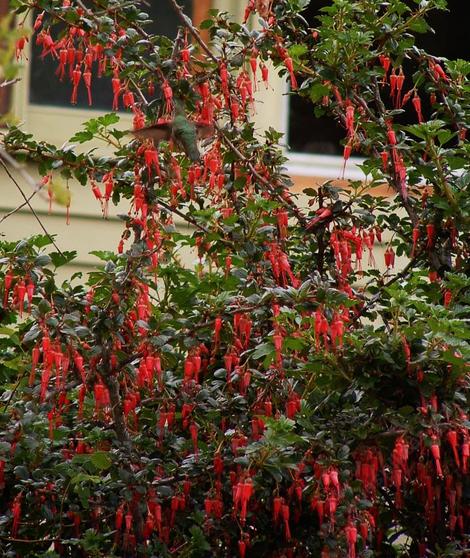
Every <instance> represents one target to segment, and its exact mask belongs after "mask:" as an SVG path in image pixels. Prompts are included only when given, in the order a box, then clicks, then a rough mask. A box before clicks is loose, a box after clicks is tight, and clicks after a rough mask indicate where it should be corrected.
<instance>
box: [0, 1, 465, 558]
mask: <svg viewBox="0 0 470 558" xmlns="http://www.w3.org/2000/svg"><path fill="white" fill-rule="evenodd" d="M12 4H13V5H14V6H15V8H16V11H17V14H18V15H17V18H18V21H19V24H20V25H21V22H22V20H23V18H24V17H25V16H26V15H27V14H29V13H31V11H32V10H33V9H35V10H36V16H35V17H36V19H35V22H34V37H33V38H31V39H30V40H31V41H35V42H36V43H37V44H39V45H40V46H41V47H42V55H43V57H44V58H47V57H50V58H52V59H53V60H55V62H56V64H57V76H51V79H58V80H65V81H69V82H70V91H71V98H70V100H71V102H72V103H74V102H76V100H77V95H78V94H79V93H80V92H84V93H85V94H86V96H87V99H88V101H89V103H90V104H92V103H93V88H94V84H95V82H96V79H97V78H98V77H99V76H108V77H109V78H110V88H111V89H112V96H113V100H112V106H111V107H110V108H111V109H112V110H113V111H118V110H127V111H131V112H132V113H133V118H134V125H133V128H134V129H133V135H130V134H126V133H125V132H123V131H121V130H119V129H118V128H115V125H116V124H118V122H119V117H118V116H117V115H116V114H115V113H110V114H105V115H102V116H99V117H97V118H94V119H92V120H89V121H88V122H87V123H85V124H84V127H83V129H82V130H80V131H77V132H76V134H75V135H74V137H73V138H71V140H70V141H71V143H72V144H77V143H78V144H83V146H84V147H85V148H86V144H87V142H89V141H91V140H93V139H96V138H99V139H101V140H104V141H105V142H106V143H107V144H108V145H109V146H110V147H112V149H113V151H114V154H113V156H102V155H100V152H99V151H96V150H94V149H90V150H89V151H86V150H85V151H84V149H80V150H79V151H75V149H74V148H73V146H71V145H66V146H62V147H60V148H59V147H56V146H54V145H50V144H48V143H45V142H43V141H40V140H37V139H35V138H33V137H32V136H31V135H29V134H27V133H25V132H24V131H23V130H22V129H20V128H14V127H13V128H11V129H10V130H9V132H8V134H7V135H6V136H5V137H4V149H5V150H6V151H7V152H8V153H9V154H10V157H12V156H13V157H15V158H16V159H17V160H28V161H33V162H35V163H37V164H38V168H39V170H40V172H41V174H42V175H43V177H44V179H43V188H45V189H47V190H48V192H49V196H50V199H51V201H52V202H53V198H54V189H53V187H52V186H51V184H52V181H53V173H60V174H61V175H62V176H63V177H64V178H66V179H69V178H72V177H74V178H75V179H77V180H78V182H80V183H81V184H82V185H83V187H85V188H89V189H90V190H91V192H90V196H91V199H95V201H96V203H97V210H99V209H101V210H102V211H103V213H104V214H105V215H106V214H107V208H108V205H109V204H110V203H117V202H118V201H120V200H122V199H125V200H129V205H128V207H129V210H128V213H127V214H125V215H122V216H121V218H122V221H123V233H122V237H121V239H120V240H119V239H116V245H117V248H116V252H98V253H95V255H96V256H98V258H100V259H101V260H103V264H102V266H101V267H99V268H97V269H96V270H95V271H93V272H91V273H90V274H89V276H88V279H87V282H86V284H81V283H80V282H79V281H78V279H77V278H71V279H70V280H69V281H65V282H63V283H59V282H58V281H57V280H56V277H55V271H56V269H57V268H58V267H60V266H62V265H64V264H67V263H68V262H70V261H71V260H72V259H73V257H74V254H73V253H71V252H62V251H60V249H59V248H58V247H57V246H56V245H55V244H54V245H52V242H53V239H51V238H50V237H49V236H48V235H44V236H36V237H34V238H29V239H24V240H22V241H20V242H18V243H15V242H13V243H12V242H6V241H2V242H1V245H0V247H1V260H0V266H1V267H0V284H1V289H2V297H1V299H2V300H1V305H2V306H1V319H2V328H1V329H0V333H1V337H0V343H1V347H2V365H1V372H0V373H1V378H2V387H1V401H0V405H1V407H2V408H1V413H0V491H1V496H2V498H1V503H0V544H1V547H2V550H3V555H5V556H12V557H13V556H21V557H26V556H31V557H32V556H35V557H38V556H42V557H46V556H48V557H53V556H66V557H67V556H68V557H76V556H90V557H95V556H96V557H97V556H103V557H105V556H106V557H110V556H126V557H131V556H162V557H164V556H180V557H185V556H220V557H227V556H240V557H241V558H243V557H244V556H247V557H249V556H253V557H255V556H256V557H262V556H265V557H275V556H278V557H281V556H287V557H307V556H321V557H322V558H327V557H331V558H333V557H338V558H339V557H345V556H348V557H349V558H354V557H355V556H363V557H372V556H381V557H391V556H410V557H420V558H424V557H425V556H442V557H443V556H447V557H450V556H466V555H468V550H466V549H468V539H466V534H468V527H469V519H470V517H469V508H468V494H469V492H468V491H469V479H468V469H469V466H470V463H469V451H470V450H469V448H470V446H469V441H470V438H469V433H468V427H469V421H468V415H467V412H468V399H467V397H468V387H469V385H468V357H469V355H470V351H469V348H468V334H469V330H468V324H467V322H468V318H469V316H470V311H469V306H468V302H469V292H470V291H469V287H470V280H469V272H470V267H469V238H470V236H469V223H470V204H469V197H468V185H469V183H470V172H469V160H468V150H469V146H468V142H467V141H466V130H467V125H468V106H469V104H468V100H469V99H468V90H469V87H468V81H467V75H468V73H469V71H470V63H468V62H466V61H463V60H455V61H449V60H441V59H438V58H435V57H433V56H431V55H429V54H427V53H426V52H424V51H423V50H421V49H419V48H418V47H416V46H415V43H414V40H415V34H416V33H417V32H423V31H426V30H427V28H428V27H427V23H426V15H427V13H428V12H429V11H430V10H432V9H436V8H444V4H445V2H444V1H443V0H429V1H428V2H421V3H416V2H407V3H404V2H402V1H400V0H390V1H389V2H387V3H384V2H382V1H379V0H351V1H348V2H344V1H343V0H332V1H331V4H330V5H329V6H328V7H327V8H325V9H323V10H322V11H321V14H322V15H321V16H320V18H319V19H318V22H317V26H316V27H315V28H314V29H311V28H309V27H308V25H307V23H306V22H305V20H304V19H303V17H302V9H303V8H305V6H306V5H307V4H308V1H305V0H273V1H271V2H268V1H263V0H256V1H255V0H249V2H248V3H247V6H246V12H245V22H244V23H243V24H240V23H236V22H234V21H232V20H231V19H230V17H229V16H228V15H227V14H225V13H220V12H217V11H211V14H210V19H208V20H207V21H204V22H203V23H202V25H201V28H203V29H205V30H207V33H208V34H209V35H210V42H209V44H208V43H206V42H205V40H203V39H202V38H201V34H200V32H199V31H198V30H197V29H196V28H195V27H194V26H193V24H192V23H191V20H190V19H189V18H188V17H187V16H186V15H185V14H184V13H183V12H182V11H181V9H180V8H179V7H178V5H177V4H176V3H175V2H174V1H173V0H169V1H168V4H167V8H165V9H174V10H176V13H177V15H178V17H179V19H180V21H181V29H180V31H179V33H178V35H177V37H176V39H175V40H174V41H172V40H170V39H169V38H167V37H162V36H155V35H152V34H150V33H148V32H147V30H146V29H147V23H148V18H147V16H146V14H145V13H144V11H141V10H145V3H142V6H140V3H138V2H132V3H129V2H126V1H123V0H91V1H90V2H87V3H86V4H84V3H82V2H81V1H80V0H60V1H58V0H36V1H32V0H13V1H12ZM256 18H259V19H260V21H261V25H260V27H259V28H258V29H257V30H253V29H252V27H250V25H249V24H250V23H251V22H253V21H255V20H256ZM24 44H25V42H24V41H22V42H21V44H18V48H17V50H18V55H19V56H20V55H21V52H20V51H21V49H22V47H23V46H24ZM268 68H271V69H268ZM273 71H276V72H279V73H280V74H282V75H285V76H286V79H287V80H288V81H289V82H290V86H291V94H293V95H294V94H295V95H296V94H298V95H302V96H304V97H306V98H308V99H310V100H311V103H312V110H315V111H316V114H318V115H319V114H328V115H330V116H331V118H335V119H336V120H337V121H338V122H340V123H341V124H342V126H343V127H344V163H345V165H346V164H347V161H348V159H349V157H350V156H351V154H353V153H357V154H360V155H361V156H362V157H364V161H363V163H362V165H361V167H362V169H363V170H364V173H365V174H366V175H367V180H366V181H365V182H363V181H345V182H344V183H341V184H342V186H343V187H342V188H339V187H338V185H337V183H335V182H333V183H332V182H326V183H325V184H323V185H322V186H321V187H319V188H317V189H307V190H305V195H306V196H307V197H308V203H302V204H301V203H299V200H298V199H297V198H296V196H295V195H294V194H293V193H291V192H290V191H289V187H290V185H291V183H290V180H289V178H288V177H287V176H286V174H285V170H284V169H283V166H282V165H283V163H285V158H284V156H283V152H282V150H281V149H280V147H279V141H280V139H281V134H279V133H278V132H277V131H275V130H273V129H270V130H268V131H267V132H266V133H265V134H264V135H263V136H262V137H259V135H257V134H256V133H255V130H254V127H253V124H252V123H251V122H250V116H251V115H252V113H253V112H254V111H256V103H255V100H254V99H255V96H256V90H257V89H258V88H264V87H269V81H270V72H273ZM4 166H6V167H7V168H8V165H6V163H4ZM340 173H341V169H338V174H340ZM384 183H386V184H388V185H389V187H390V189H391V191H394V193H395V195H394V196H392V197H387V198H383V197H377V196H373V195H371V189H372V188H374V187H375V186H377V185H381V184H384ZM68 199H70V197H69V198H68ZM72 209H73V208H72ZM72 218H73V211H72ZM175 218H177V220H180V221H181V220H183V221H186V222H187V223H189V224H190V225H191V228H190V229H188V230H185V231H184V232H182V231H181V229H177V228H176V227H175V223H174V219H175ZM58 242H59V241H58ZM377 243H380V244H381V245H383V246H384V248H385V262H384V264H385V266H382V265H377V264H376V263H375V258H377V251H376V245H377ZM59 245H60V244H59ZM181 247H190V248H191V249H192V250H193V253H194V254H195V255H197V258H198V259H199V261H198V264H197V265H196V266H195V268H194V269H193V268H192V267H185V266H183V265H182V264H181V263H180V260H179V258H178V252H179V250H180V248H181ZM374 254H375V258H374ZM396 254H397V255H405V256H407V258H408V263H407V264H406V266H405V267H404V268H402V269H395V267H394V265H395V264H394V260H395V255H396ZM379 263H380V264H381V262H379ZM383 267H385V268H386V271H380V269H381V268H383Z"/></svg>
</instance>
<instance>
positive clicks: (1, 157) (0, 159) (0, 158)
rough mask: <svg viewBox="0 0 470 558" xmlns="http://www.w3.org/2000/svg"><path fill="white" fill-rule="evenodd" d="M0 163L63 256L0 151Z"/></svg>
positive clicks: (60, 252)
mask: <svg viewBox="0 0 470 558" xmlns="http://www.w3.org/2000/svg"><path fill="white" fill-rule="evenodd" d="M0 164H1V165H2V167H3V168H4V169H5V172H6V173H7V175H8V177H9V178H10V179H11V181H12V182H13V184H14V185H15V186H16V188H17V189H18V190H19V192H20V194H21V196H22V197H23V199H24V200H25V204H26V205H27V206H28V207H29V209H30V210H31V213H32V214H33V215H34V217H35V219H36V221H37V222H38V223H39V226H40V227H41V229H42V230H43V231H44V234H45V235H46V236H47V238H48V239H49V240H50V241H51V242H52V244H53V246H54V248H55V249H56V250H57V252H58V253H59V254H60V255H61V256H64V254H63V253H62V250H61V249H60V248H59V247H58V246H57V244H56V242H55V240H54V238H53V237H52V236H51V235H50V233H49V232H48V231H47V229H46V227H45V226H44V224H43V222H42V221H41V219H40V218H39V216H38V214H37V213H36V211H35V210H34V207H33V206H32V205H31V202H30V201H29V198H28V197H27V196H26V194H25V193H24V191H23V188H21V186H20V185H19V184H18V182H17V180H16V179H15V177H14V176H13V175H12V174H11V172H10V169H9V168H8V167H7V165H6V164H5V161H4V160H3V153H1V152H0Z"/></svg>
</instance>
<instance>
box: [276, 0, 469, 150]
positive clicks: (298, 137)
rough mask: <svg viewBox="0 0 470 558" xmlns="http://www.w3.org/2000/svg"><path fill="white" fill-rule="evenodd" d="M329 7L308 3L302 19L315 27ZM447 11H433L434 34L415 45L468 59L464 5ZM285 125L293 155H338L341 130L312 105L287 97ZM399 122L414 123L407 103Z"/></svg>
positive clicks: (322, 0)
mask: <svg viewBox="0 0 470 558" xmlns="http://www.w3.org/2000/svg"><path fill="white" fill-rule="evenodd" d="M330 4H331V1H330V0H312V3H311V4H310V6H309V7H308V8H307V9H306V10H305V12H304V13H303V16H304V17H305V19H306V20H307V21H308V22H309V23H310V24H311V25H312V27H315V26H316V25H317V24H318V22H317V20H316V16H317V15H318V14H319V10H320V8H322V7H324V6H328V5H330ZM448 9H449V11H447V12H443V11H440V10H439V11H438V10H435V11H433V12H431V14H430V15H429V17H428V22H429V25H430V26H431V28H432V29H434V31H435V33H425V34H423V35H420V34H418V35H417V36H416V44H417V46H418V47H419V48H423V49H425V50H426V51H427V52H428V53H429V54H432V55H434V56H439V57H444V58H448V59H450V60H452V59H456V58H463V59H468V58H469V49H468V47H467V41H466V34H467V33H468V31H467V18H466V16H465V13H466V11H465V8H464V3H463V2H461V1H459V0H448ZM410 66H411V65H410V64H409V63H407V62H405V64H404V71H405V74H408V75H411V73H412V70H411V67H410ZM410 85H411V80H409V79H408V78H407V80H406V82H405V85H404V88H403V92H404V93H405V92H406V91H407V90H408V89H409V87H410ZM422 104H423V113H424V114H425V115H426V114H428V113H429V111H430V110H431V109H430V106H429V103H428V102H427V100H426V99H423V100H422ZM288 110H289V113H288V114H289V121H288V136H287V139H288V144H289V148H290V150H291V151H293V152H295V153H315V154H327V155H342V153H343V147H342V145H341V140H343V139H344V137H345V130H344V128H343V127H342V126H341V125H340V124H339V123H338V122H336V121H335V120H334V119H333V118H332V117H329V116H320V117H318V118H316V117H315V114H314V112H313V107H312V104H311V102H310V101H309V100H307V99H304V98H302V97H300V96H298V95H291V96H289V109H288ZM400 121H402V122H404V121H409V122H416V117H415V113H414V111H413V108H412V106H411V103H408V105H407V107H406V113H405V114H403V115H402V117H401V118H400Z"/></svg>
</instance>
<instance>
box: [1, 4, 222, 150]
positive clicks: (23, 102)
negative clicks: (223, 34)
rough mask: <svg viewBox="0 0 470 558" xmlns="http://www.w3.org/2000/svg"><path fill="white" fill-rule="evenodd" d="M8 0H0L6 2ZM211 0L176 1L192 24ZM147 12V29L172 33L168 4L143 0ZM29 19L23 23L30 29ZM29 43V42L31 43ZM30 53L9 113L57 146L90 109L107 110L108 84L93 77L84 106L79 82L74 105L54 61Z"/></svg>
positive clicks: (173, 24)
mask: <svg viewBox="0 0 470 558" xmlns="http://www.w3.org/2000/svg"><path fill="white" fill-rule="evenodd" d="M7 1H8V0H0V5H1V2H7ZM213 1H214V0H184V1H183V0H180V2H179V3H180V4H182V5H184V7H185V9H186V11H187V13H190V14H191V15H192V16H193V20H194V22H195V23H196V24H198V23H199V22H201V21H202V20H204V19H206V18H207V13H208V10H209V9H210V7H211V4H212V2H213ZM146 4H147V8H146V11H147V13H149V14H150V17H151V19H155V25H154V26H153V27H151V28H150V29H151V30H152V31H154V32H157V33H162V34H167V35H169V36H174V34H175V32H176V28H177V26H178V22H177V19H176V17H175V14H174V13H173V12H172V10H171V9H170V4H169V2H167V1H164V0H152V1H149V2H146ZM33 22H34V20H33V18H30V20H29V21H28V22H27V23H26V26H27V27H29V28H31V27H32V25H33ZM32 43H33V44H32ZM29 48H30V52H29V54H27V58H28V60H26V61H25V64H24V68H23V70H22V72H21V75H20V78H21V79H20V82H19V83H17V84H16V85H15V86H14V87H13V88H12V97H13V99H12V101H13V105H12V108H13V112H14V114H15V116H16V118H17V119H18V120H19V121H20V122H21V123H22V124H23V128H24V129H25V130H26V131H28V132H30V133H32V134H34V135H35V136H36V137H40V138H43V139H44V140H46V141H48V142H51V143H54V144H56V145H61V144H62V143H63V142H64V141H66V140H67V139H68V138H70V137H71V136H72V135H73V134H74V132H75V131H76V130H77V129H79V128H80V126H81V124H82V123H83V122H85V121H86V120H88V119H90V118H92V116H93V112H92V111H93V110H97V109H98V110H100V111H102V112H103V111H109V112H110V111H111V108H112V93H111V90H112V88H111V85H110V84H109V83H106V78H100V79H97V78H96V79H95V77H94V78H93V89H92V92H93V106H92V107H91V110H90V107H89V106H88V102H87V99H86V89H85V87H84V85H83V83H81V84H80V86H79V99H78V101H79V102H78V103H77V105H72V104H71V103H70V97H71V90H72V88H71V84H70V82H69V81H68V80H64V82H63V83H61V82H60V80H59V78H58V77H57V76H56V75H54V73H55V70H56V68H57V66H58V63H57V61H53V60H51V59H49V57H47V58H46V59H45V60H44V61H43V60H42V59H40V51H39V52H38V49H37V47H36V46H35V45H34V40H33V41H30V43H29ZM121 120H122V125H123V127H126V126H128V127H129V126H130V125H131V115H130V114H129V113H123V114H122V116H121Z"/></svg>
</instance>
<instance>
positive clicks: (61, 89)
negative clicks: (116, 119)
mask: <svg viewBox="0 0 470 558" xmlns="http://www.w3.org/2000/svg"><path fill="white" fill-rule="evenodd" d="M180 5H181V6H183V7H184V9H185V11H186V13H192V5H193V2H192V0H184V1H183V2H180ZM144 9H145V11H146V12H147V13H148V14H149V16H150V20H151V21H152V23H151V24H150V25H148V26H146V30H147V31H148V32H149V33H154V34H158V35H168V36H169V37H172V38H174V36H175V35H176V29H177V27H178V24H179V21H178V18H177V15H176V14H175V12H174V11H173V10H172V9H171V8H170V7H169V4H168V3H165V2H149V4H148V7H145V6H144ZM41 51H42V48H41V47H40V46H38V45H36V43H35V41H33V45H32V57H31V58H32V59H31V67H30V87H29V102H30V103H33V104H36V105H54V106H71V105H70V96H71V92H72V84H71V82H70V79H68V77H67V76H66V77H65V79H64V80H62V81H60V80H59V78H58V77H57V76H55V75H54V74H55V71H56V68H57V65H58V64H57V60H54V59H52V58H51V57H50V56H47V57H46V58H44V59H42V58H41V56H40V55H41ZM112 99H113V94H112V88H111V80H110V78H109V77H102V78H98V79H94V82H93V106H92V108H94V109H100V110H111V106H112ZM76 106H77V107H79V108H80V107H81V108H87V107H88V99H87V95H86V89H85V86H84V85H83V83H82V84H81V86H80V87H79V89H78V101H77V104H76Z"/></svg>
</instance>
